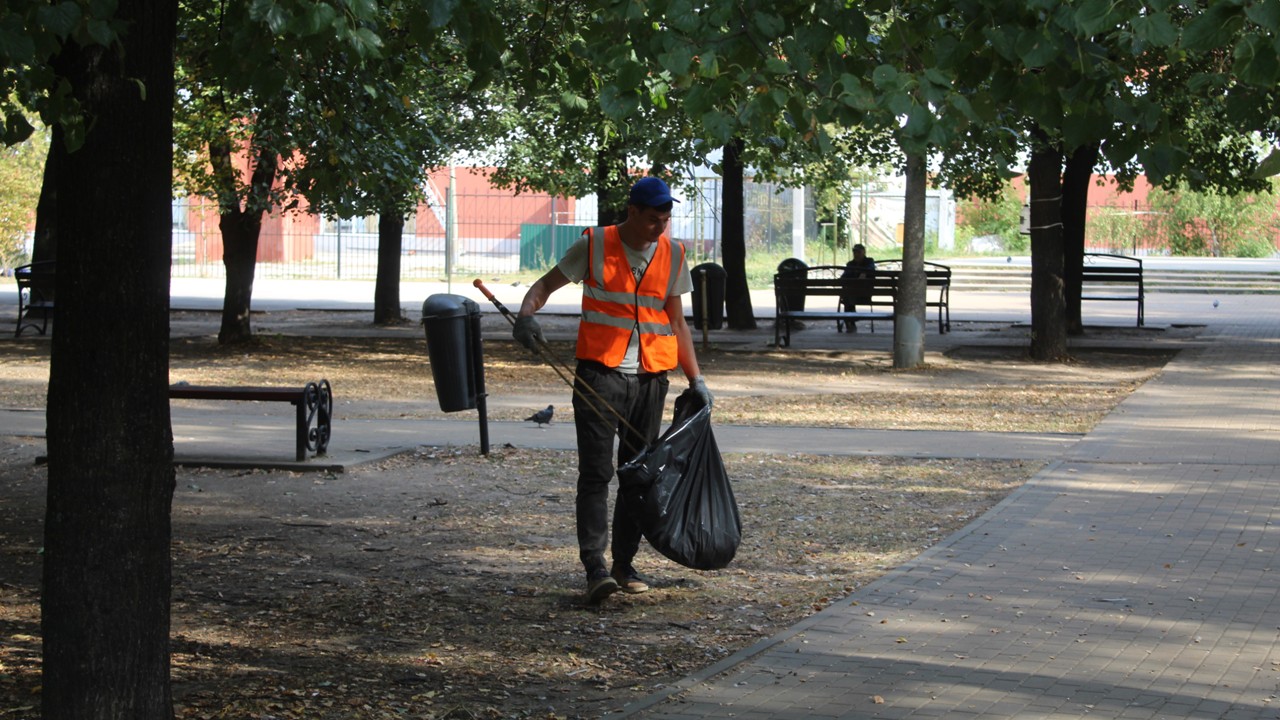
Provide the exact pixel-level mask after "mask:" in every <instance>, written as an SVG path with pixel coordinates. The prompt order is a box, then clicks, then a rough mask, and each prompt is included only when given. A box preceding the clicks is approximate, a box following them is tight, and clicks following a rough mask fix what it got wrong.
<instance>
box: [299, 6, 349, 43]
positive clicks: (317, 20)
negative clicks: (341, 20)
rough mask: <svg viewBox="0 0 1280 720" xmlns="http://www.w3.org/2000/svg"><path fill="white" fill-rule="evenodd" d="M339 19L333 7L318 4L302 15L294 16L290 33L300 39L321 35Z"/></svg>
mask: <svg viewBox="0 0 1280 720" xmlns="http://www.w3.org/2000/svg"><path fill="white" fill-rule="evenodd" d="M337 17H338V11H337V10H335V9H334V8H333V6H332V5H326V4H324V3H316V4H315V5H312V6H311V7H310V8H308V9H307V11H306V12H304V13H302V14H301V15H296V16H294V18H293V20H292V21H291V22H290V23H289V31H290V32H292V33H293V34H295V35H298V36H299V37H310V36H312V35H319V34H320V33H322V32H324V31H325V30H328V29H329V28H330V27H332V26H333V21H334V20H336V19H337Z"/></svg>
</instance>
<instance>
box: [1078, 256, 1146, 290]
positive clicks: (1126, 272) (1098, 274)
mask: <svg viewBox="0 0 1280 720" xmlns="http://www.w3.org/2000/svg"><path fill="white" fill-rule="evenodd" d="M1080 282H1082V283H1129V284H1133V285H1137V286H1138V287H1142V258H1135V257H1129V256H1127V255H1110V254H1107V253H1085V254H1084V266H1083V267H1082V268H1081V272H1080Z"/></svg>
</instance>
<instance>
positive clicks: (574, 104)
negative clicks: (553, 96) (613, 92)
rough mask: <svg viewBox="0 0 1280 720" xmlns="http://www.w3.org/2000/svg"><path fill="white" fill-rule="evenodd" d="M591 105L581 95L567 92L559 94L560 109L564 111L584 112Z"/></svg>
mask: <svg viewBox="0 0 1280 720" xmlns="http://www.w3.org/2000/svg"><path fill="white" fill-rule="evenodd" d="M590 106H591V104H590V103H588V102H587V99H586V98H584V97H582V96H581V95H579V94H577V93H575V92H570V91H568V90H566V91H564V92H562V93H560V107H562V108H564V109H565V110H586V109H587V108H588V107H590Z"/></svg>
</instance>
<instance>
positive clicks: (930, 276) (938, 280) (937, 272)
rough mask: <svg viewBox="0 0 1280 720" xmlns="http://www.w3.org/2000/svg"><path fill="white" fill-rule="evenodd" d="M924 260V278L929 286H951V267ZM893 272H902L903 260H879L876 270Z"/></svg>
mask: <svg viewBox="0 0 1280 720" xmlns="http://www.w3.org/2000/svg"><path fill="white" fill-rule="evenodd" d="M923 262H924V278H925V284H926V285H928V286H929V287H950V286H951V267H950V266H947V265H942V264H940V263H935V262H929V261H928V260H925V261H923ZM882 270H883V271H886V272H891V273H895V274H897V273H901V272H902V260H898V259H894V260H877V261H876V272H881V271H882Z"/></svg>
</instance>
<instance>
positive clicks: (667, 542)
mask: <svg viewBox="0 0 1280 720" xmlns="http://www.w3.org/2000/svg"><path fill="white" fill-rule="evenodd" d="M618 481H619V486H620V488H621V492H623V493H626V494H627V500H628V502H629V503H630V504H631V508H632V509H633V511H634V512H635V514H636V517H637V521H638V522H639V523H640V528H641V530H642V532H643V533H644V536H645V538H647V539H648V540H649V544H650V545H652V546H653V548H654V549H655V550H657V551H658V552H660V553H662V554H663V555H665V556H667V557H668V558H671V559H672V560H674V561H676V562H678V563H680V564H681V565H684V566H685V567H691V568H694V569H696V570H719V569H720V568H723V567H725V566H727V565H728V564H729V562H730V561H731V560H733V556H734V554H735V553H736V552H737V551H738V543H739V542H741V541H742V521H741V519H740V518H739V516H738V503H737V501H736V500H735V499H734V497H733V486H732V485H731V484H730V482H729V475H728V473H727V472H725V468H724V460H723V459H722V458H721V457H720V448H719V447H718V446H717V445H716V439H715V436H714V435H713V434H712V433H711V408H709V407H707V406H706V405H704V404H703V403H702V400H701V399H700V398H699V397H698V394H697V393H695V392H693V391H692V390H686V391H685V392H684V393H683V394H681V395H680V397H678V398H676V411H675V417H674V418H672V421H671V427H669V428H667V431H666V432H664V433H663V434H662V436H661V437H659V438H658V439H657V440H656V441H655V442H654V443H653V444H652V445H650V446H649V447H648V448H646V449H645V450H644V451H642V452H640V453H639V454H638V455H636V457H635V458H634V459H633V460H631V461H630V462H628V463H627V464H625V465H623V466H622V467H621V468H619V469H618Z"/></svg>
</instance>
